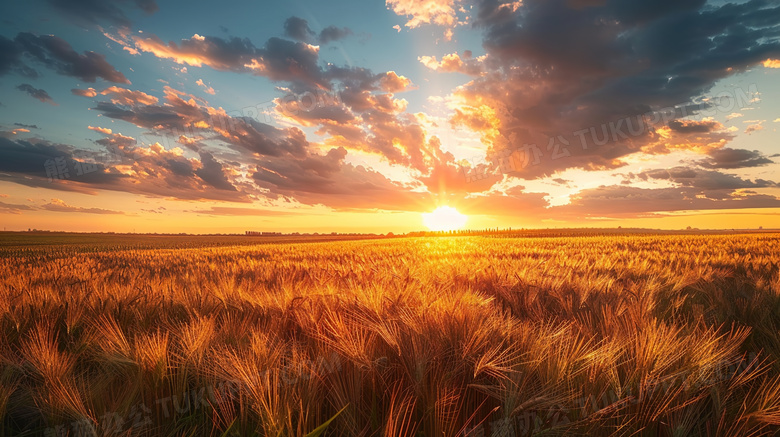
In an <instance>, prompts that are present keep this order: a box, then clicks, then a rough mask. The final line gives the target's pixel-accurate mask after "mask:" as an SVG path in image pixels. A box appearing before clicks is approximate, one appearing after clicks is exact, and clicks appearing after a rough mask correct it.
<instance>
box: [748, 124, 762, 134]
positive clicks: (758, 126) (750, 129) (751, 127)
mask: <svg viewBox="0 0 780 437" xmlns="http://www.w3.org/2000/svg"><path fill="white" fill-rule="evenodd" d="M763 129H764V126H762V125H761V123H756V124H751V125H749V126H748V127H746V128H745V133H746V134H748V135H750V134H752V133H753V132H758V131H760V130H763Z"/></svg>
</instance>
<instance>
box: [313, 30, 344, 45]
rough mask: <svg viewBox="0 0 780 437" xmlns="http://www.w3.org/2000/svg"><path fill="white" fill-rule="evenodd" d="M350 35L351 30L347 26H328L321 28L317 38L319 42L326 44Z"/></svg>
mask: <svg viewBox="0 0 780 437" xmlns="http://www.w3.org/2000/svg"><path fill="white" fill-rule="evenodd" d="M350 35H352V30H351V29H349V28H348V27H336V26H328V27H326V28H324V29H322V31H321V32H320V36H319V39H318V40H319V42H320V44H327V43H329V42H333V41H338V40H340V39H344V38H346V37H348V36H350Z"/></svg>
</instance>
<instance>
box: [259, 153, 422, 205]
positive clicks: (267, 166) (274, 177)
mask: <svg viewBox="0 0 780 437" xmlns="http://www.w3.org/2000/svg"><path fill="white" fill-rule="evenodd" d="M346 154H347V152H346V150H344V149H343V148H339V149H335V148H334V149H331V150H329V151H328V152H327V153H326V154H325V155H318V154H307V155H306V156H304V157H301V158H296V159H285V158H274V157H266V158H264V159H263V160H262V161H261V162H260V163H259V164H258V165H257V168H256V169H255V172H254V173H252V175H251V177H252V179H253V180H254V181H255V183H256V184H257V185H258V186H259V187H260V188H262V189H263V190H264V192H265V196H267V197H269V198H272V199H288V200H289V199H294V200H296V201H298V202H300V203H303V204H307V205H318V204H321V205H325V206H328V207H331V208H334V209H337V210H352V209H366V208H377V209H384V210H398V211H423V210H426V209H427V208H428V206H429V205H430V204H431V203H430V202H431V197H430V195H429V194H428V193H421V192H415V191H413V190H412V189H411V188H410V187H406V186H404V185H403V184H401V183H398V182H394V181H391V180H390V179H387V178H386V177H385V176H383V175H382V174H380V173H378V172H376V171H373V170H371V169H367V168H365V167H363V166H359V165H358V166H355V165H352V164H350V163H347V162H344V158H345V157H346Z"/></svg>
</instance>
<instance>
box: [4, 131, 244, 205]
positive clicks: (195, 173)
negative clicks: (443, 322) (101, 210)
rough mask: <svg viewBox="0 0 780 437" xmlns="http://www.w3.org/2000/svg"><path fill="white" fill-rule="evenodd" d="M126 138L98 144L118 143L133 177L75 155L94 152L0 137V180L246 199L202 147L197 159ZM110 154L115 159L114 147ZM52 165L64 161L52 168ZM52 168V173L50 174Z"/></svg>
mask: <svg viewBox="0 0 780 437" xmlns="http://www.w3.org/2000/svg"><path fill="white" fill-rule="evenodd" d="M130 140H132V138H129V137H122V136H121V135H119V134H114V135H112V136H111V137H109V138H106V139H103V140H98V141H97V143H99V144H101V145H105V146H106V147H114V148H118V150H119V152H120V153H121V155H122V159H123V162H121V164H123V166H125V167H129V169H130V174H132V176H130V175H129V174H128V173H122V172H121V171H119V170H117V169H116V168H114V167H111V166H107V165H103V164H101V163H94V162H89V161H86V160H84V159H80V158H76V157H74V156H75V155H76V154H77V153H80V154H84V155H88V156H91V157H93V158H95V159H103V157H102V156H101V154H99V153H97V152H87V151H78V150H76V149H75V148H73V147H71V146H66V145H62V144H52V143H48V142H46V141H42V140H35V141H24V140H16V141H13V140H11V139H8V138H2V137H0V179H2V180H7V181H10V182H15V183H18V184H22V185H27V186H30V187H37V188H49V189H54V190H62V191H76V192H82V193H90V194H95V193H96V192H97V190H111V191H122V192H128V193H134V194H142V195H147V196H160V197H167V198H177V199H186V200H201V199H209V200H222V201H233V202H247V201H248V197H247V195H246V193H244V192H241V191H238V190H237V189H236V188H233V189H231V188H230V186H232V185H231V184H230V182H229V180H228V179H227V176H226V173H225V172H223V173H222V176H221V177H220V176H219V174H218V172H219V170H220V169H222V168H223V163H221V162H219V161H217V159H216V158H214V157H213V156H212V155H211V154H207V153H206V152H201V159H203V161H202V162H201V161H199V160H197V159H189V158H186V157H184V156H182V155H181V154H180V153H177V152H176V151H167V150H165V149H164V148H162V147H161V146H159V145H151V146H149V147H148V148H142V147H133V146H132V145H131V143H133V144H134V141H130ZM78 156H81V155H78ZM110 158H111V159H116V158H117V156H116V152H115V154H114V155H112V156H111V157H110ZM85 163H89V165H90V167H87V166H85ZM57 164H63V165H62V167H61V168H55V167H56V166H57ZM53 166H54V167H53ZM53 170H56V172H55V174H51V173H50V172H52V171H53ZM215 188H217V189H216V190H215ZM81 212H89V211H81Z"/></svg>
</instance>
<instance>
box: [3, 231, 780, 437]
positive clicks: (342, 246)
mask: <svg viewBox="0 0 780 437" xmlns="http://www.w3.org/2000/svg"><path fill="white" fill-rule="evenodd" d="M9 235H12V234H6V235H4V236H2V238H0V243H2V247H0V274H1V275H2V281H1V285H0V329H1V330H2V336H0V415H2V417H3V420H2V427H1V428H0V434H2V435H4V436H11V435H30V436H33V435H52V436H75V435H79V436H81V435H84V436H86V435H100V436H104V435H122V436H131V435H143V436H147V435H148V436H153V435H154V436H158V435H159V436H174V435H175V436H199V435H242V436H249V435H260V436H301V435H320V434H318V433H322V431H323V429H325V431H324V433H323V434H321V435H326V436H331V435H332V436H426V437H432V436H456V435H462V436H466V435H471V436H475V437H476V436H521V435H621V436H623V435H625V436H628V435H640V436H656V435H660V436H691V435H693V436H696V435H713V436H716V435H717V436H743V435H772V434H773V433H776V432H778V430H780V267H779V266H780V250H778V248H779V247H780V234H768V233H767V234H754V235H733V236H728V235H630V236H625V235H613V236H606V237H605V236H601V237H595V236H594V237H587V236H577V237H560V238H553V237H549V238H494V237H489V236H485V237H474V236H472V237H468V236H463V237H421V238H395V239H381V240H362V241H319V242H311V241H308V240H301V239H298V240H290V241H278V240H273V239H265V240H260V239H250V238H242V237H197V238H193V237H137V236H91V237H88V238H86V239H85V238H84V236H80V237H78V238H76V237H67V236H65V237H63V236H37V237H25V236H20V234H15V235H12V236H9ZM22 235H23V234H22ZM260 243H263V244H260Z"/></svg>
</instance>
